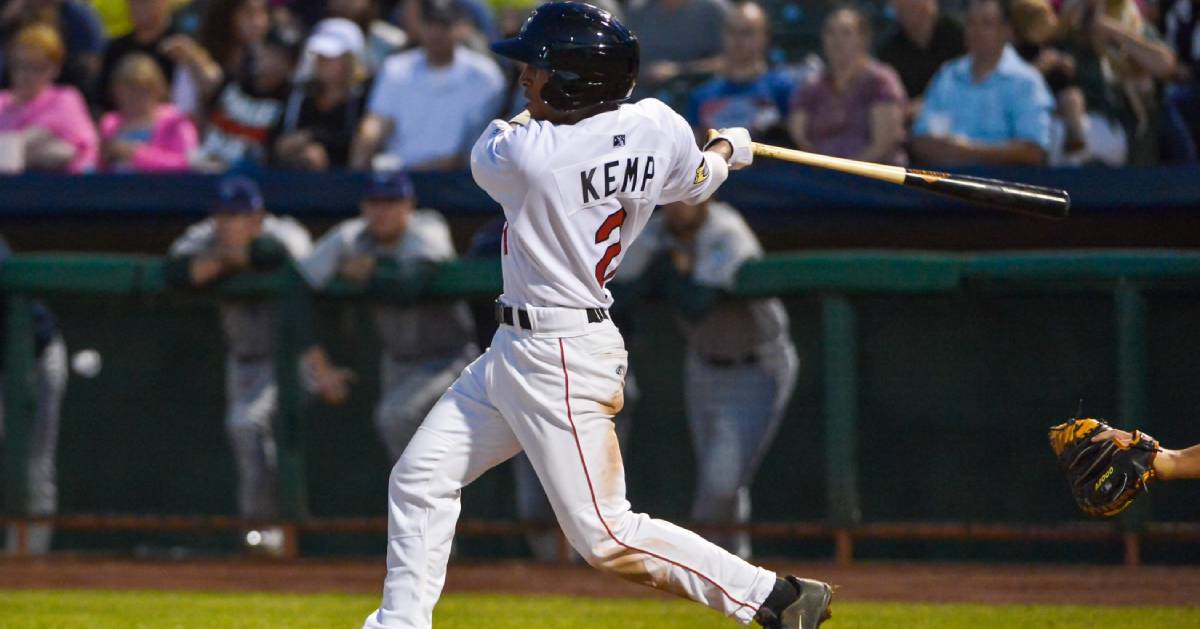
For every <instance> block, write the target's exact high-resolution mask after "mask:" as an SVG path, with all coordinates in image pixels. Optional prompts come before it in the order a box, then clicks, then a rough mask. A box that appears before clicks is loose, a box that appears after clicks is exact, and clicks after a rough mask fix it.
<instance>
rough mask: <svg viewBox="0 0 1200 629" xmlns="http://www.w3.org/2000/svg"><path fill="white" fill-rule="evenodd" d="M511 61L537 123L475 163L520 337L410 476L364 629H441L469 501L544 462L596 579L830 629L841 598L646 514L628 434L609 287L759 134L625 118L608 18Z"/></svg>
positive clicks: (448, 397) (545, 33)
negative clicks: (506, 467) (636, 496)
mask: <svg viewBox="0 0 1200 629" xmlns="http://www.w3.org/2000/svg"><path fill="white" fill-rule="evenodd" d="M492 49H493V50H494V51H496V52H498V53H499V54H501V55H504V56H507V57H511V58H513V59H516V60H518V61H522V62H524V63H526V64H528V65H527V67H526V68H525V70H524V71H523V73H522V75H521V85H522V87H523V88H524V89H525V93H526V97H527V99H528V103H529V105H528V109H527V110H526V112H524V113H523V114H522V115H520V116H518V117H517V118H515V119H513V120H512V121H510V122H504V121H501V120H495V121H492V123H491V124H490V125H489V127H488V129H487V130H485V131H484V133H483V135H482V136H481V137H480V138H479V140H478V141H477V142H476V143H475V146H474V147H473V149H472V152H471V171H472V174H473V176H474V178H475V181H476V183H478V184H479V185H480V187H482V188H483V189H484V190H485V191H486V192H487V193H488V194H489V195H490V196H491V197H492V198H493V199H495V200H496V201H498V202H499V203H500V205H501V206H502V208H503V210H504V215H505V217H506V218H507V220H508V227H507V229H505V230H504V237H503V239H502V242H501V259H502V263H501V266H502V269H503V277H504V293H503V294H502V295H501V296H500V299H499V300H498V302H497V304H496V317H497V319H498V320H499V321H500V322H501V326H500V328H499V329H498V330H497V331H496V335H495V336H494V337H493V339H492V344H491V346H490V347H489V348H488V350H487V351H486V352H485V353H484V354H483V355H482V356H481V357H479V358H478V359H476V360H475V361H474V362H472V363H471V364H470V365H469V366H468V367H467V368H466V369H465V370H463V373H462V375H460V376H459V378H458V379H457V380H456V381H455V382H454V384H452V385H451V386H450V388H449V390H447V391H446V393H445V394H444V395H443V396H442V398H441V399H440V400H439V401H438V403H437V404H435V405H434V407H433V410H431V411H430V413H429V415H428V416H427V417H426V418H425V421H424V423H422V424H421V427H420V428H418V429H417V432H416V434H415V435H414V436H413V439H412V441H411V442H410V443H409V445H408V448H407V449H406V450H405V451H404V454H403V455H402V456H401V457H400V460H399V461H397V462H396V465H395V467H393V469H392V474H391V478H390V481H389V483H388V517H389V526H388V548H387V568H388V569H387V576H386V577H385V580H384V586H383V598H382V601H381V602H380V605H379V608H378V609H377V610H375V611H373V612H371V614H370V615H369V616H368V617H367V618H366V620H365V622H364V626H365V627H406V628H427V627H430V626H432V624H433V607H434V605H435V604H436V602H437V599H438V597H439V596H440V594H441V589H442V585H443V583H444V579H445V574H446V562H447V559H448V558H449V555H450V543H451V539H452V538H453V535H454V526H455V522H456V520H457V518H458V514H459V511H460V504H459V496H460V491H461V489H462V488H463V486H465V485H466V484H468V483H470V482H471V481H473V480H474V479H475V478H477V477H478V476H479V475H480V474H482V473H483V472H485V471H486V470H488V469H489V468H491V467H494V466H495V465H497V464H499V463H501V462H502V461H505V460H507V459H509V458H511V457H512V456H513V455H515V454H516V453H517V452H519V451H522V450H524V452H525V453H526V454H527V455H528V456H529V461H530V462H531V463H532V464H533V468H534V470H535V471H536V472H537V475H538V478H539V479H540V480H541V482H542V486H543V488H545V490H546V495H547V497H549V499H550V505H551V507H552V508H553V509H554V514H555V516H556V517H557V518H558V522H559V524H560V526H561V527H562V530H563V533H564V534H565V535H566V538H567V540H568V541H569V542H570V544H571V546H572V547H573V548H574V549H575V550H576V551H577V552H579V554H580V555H581V556H582V557H583V558H584V559H585V560H586V561H587V562H588V563H589V564H591V565H592V566H594V567H596V568H599V569H601V570H604V571H607V572H612V573H614V574H617V575H619V576H621V577H623V578H625V579H628V580H631V581H634V582H637V583H642V584H645V585H649V586H651V587H655V588H658V589H660V590H663V591H666V592H671V593H674V594H677V595H679V596H683V597H686V598H689V599H692V600H694V601H698V602H700V603H703V604H705V605H707V606H709V607H711V608H713V609H715V610H717V611H719V612H721V613H723V614H725V615H727V616H730V617H732V618H734V619H735V620H737V621H738V622H740V623H742V624H749V623H750V622H751V621H754V620H757V621H758V622H759V623H760V624H762V625H763V626H766V627H772V628H780V627H783V628H787V629H800V628H801V627H803V629H812V628H813V627H816V626H817V625H818V624H819V623H820V622H821V621H822V620H823V619H824V618H825V617H826V616H827V614H828V610H829V603H830V599H831V598H832V589H831V588H830V587H829V586H828V585H827V584H824V583H821V582H818V581H812V580H807V579H797V578H796V577H791V576H789V577H786V578H780V577H778V576H776V575H775V574H774V573H773V572H770V571H768V570H765V569H763V568H759V567H755V566H752V565H750V564H749V563H746V562H745V561H744V560H742V559H740V558H738V557H736V556H734V555H732V554H730V553H729V552H727V551H725V550H723V549H722V548H720V547H719V546H716V545H714V544H712V543H710V542H708V541H705V540H704V539H703V538H701V537H700V536H698V535H696V534H694V533H691V532H689V531H686V530H684V529H682V528H679V527H677V526H675V525H673V524H670V523H667V522H664V521H662V520H655V519H651V518H650V517H648V516H646V515H642V514H638V513H634V512H633V511H632V510H631V509H630V505H629V502H628V501H627V500H626V499H625V472H624V469H623V466H622V462H621V449H620V447H619V445H618V442H617V436H616V433H615V431H614V429H613V416H614V415H615V414H616V413H617V411H618V410H620V408H621V404H622V397H623V385H624V374H625V370H626V368H627V366H628V362H627V360H628V355H627V354H626V352H625V345H624V342H623V340H622V339H621V334H620V332H619V331H618V330H617V328H616V326H615V325H613V323H612V321H611V319H610V318H609V316H608V307H609V306H610V305H611V301H612V297H611V294H610V293H609V292H608V290H607V289H606V288H605V284H606V283H607V282H608V281H609V280H610V279H611V278H612V276H613V274H614V273H615V272H616V268H617V265H618V264H619V263H620V261H621V257H622V254H623V253H624V251H625V250H626V249H627V248H628V247H629V245H631V244H632V243H633V241H634V239H635V238H636V237H637V235H638V233H640V232H641V231H642V229H643V228H644V227H645V225H646V222H647V221H648V220H649V218H650V213H651V211H652V210H653V209H654V207H655V206H656V205H658V204H659V203H671V202H674V201H688V202H691V203H697V202H700V201H703V200H704V199H706V198H707V197H708V196H709V195H711V194H712V193H713V191H715V190H716V189H717V187H718V186H720V184H721V183H722V182H723V181H724V180H725V178H726V177H727V176H728V172H729V168H741V167H743V166H746V165H749V164H750V161H751V159H752V154H751V152H750V138H749V134H748V133H747V132H746V131H745V129H727V130H722V131H720V132H719V134H718V136H717V137H716V138H715V139H714V140H713V141H712V142H711V143H710V144H709V145H708V148H707V150H705V151H701V150H699V149H698V148H697V147H696V145H695V140H694V137H693V135H692V131H691V129H690V128H689V127H688V124H687V122H686V121H684V120H683V118H682V117H680V116H679V115H678V114H676V113H675V112H673V111H671V110H670V109H669V108H668V107H667V106H666V105H664V104H663V103H661V102H660V101H657V100H654V99H646V100H643V101H641V102H638V103H636V104H622V102H623V101H625V100H626V99H627V98H628V96H629V93H630V92H631V90H632V89H633V84H634V80H635V77H636V74H637V67H638V43H637V39H636V37H634V35H633V34H632V33H630V32H629V30H628V29H626V28H625V26H623V25H622V24H621V23H620V22H618V21H617V20H615V19H614V18H613V17H612V16H611V15H609V14H608V13H607V12H605V11H602V10H600V9H597V8H596V7H593V6H591V5H587V4H582V3H577V2H560V3H548V4H543V5H541V6H540V7H538V8H537V9H535V10H534V12H533V13H532V14H531V15H530V17H529V19H528V20H527V21H526V23H525V25H524V27H522V29H521V31H520V33H519V34H518V35H517V37H515V38H513V39H508V40H504V41H501V42H497V43H496V44H493V46H492Z"/></svg>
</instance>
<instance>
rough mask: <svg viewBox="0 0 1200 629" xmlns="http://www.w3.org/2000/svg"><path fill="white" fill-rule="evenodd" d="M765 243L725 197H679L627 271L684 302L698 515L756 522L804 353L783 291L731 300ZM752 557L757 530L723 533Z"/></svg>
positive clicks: (735, 549) (681, 315) (732, 547)
mask: <svg viewBox="0 0 1200 629" xmlns="http://www.w3.org/2000/svg"><path fill="white" fill-rule="evenodd" d="M762 254H763V252H762V246H761V245H760V244H759V242H758V239H757V238H755V237H754V233H753V232H752V231H750V227H749V226H748V225H746V221H744V220H743V219H742V217H741V215H740V214H738V213H737V211H736V210H734V209H733V208H732V207H730V206H729V205H727V204H725V203H720V202H716V201H707V202H704V203H701V204H699V205H694V206H693V205H687V204H684V203H671V204H668V205H666V206H664V208H663V210H662V211H661V212H660V213H659V214H658V215H656V216H655V217H654V218H652V219H651V221H650V223H649V224H648V225H647V226H646V231H645V232H643V234H642V237H641V239H639V240H638V241H637V243H636V244H635V245H634V246H633V248H632V249H631V250H630V252H629V254H628V256H627V257H626V258H625V262H624V264H622V266H621V268H620V271H619V273H620V274H621V275H620V276H621V277H622V278H625V279H627V280H628V279H631V278H633V277H637V276H642V277H644V279H645V281H646V282H648V283H650V284H653V285H654V286H655V287H656V288H657V290H659V291H661V292H663V293H665V296H666V297H667V298H668V299H670V300H671V302H672V303H673V304H674V305H675V307H676V320H677V321H678V324H679V327H680V329H681V330H682V332H683V334H684V337H685V338H686V339H687V346H688V349H687V357H686V359H685V381H686V385H685V387H686V394H685V397H686V406H687V416H688V427H689V429H690V432H691V437H692V447H693V449H694V450H695V453H696V466H697V481H696V497H695V500H694V502H693V503H692V519H693V520H694V521H696V522H706V523H715V524H730V523H738V524H742V523H746V522H749V521H750V484H751V482H752V481H753V479H754V474H755V472H756V471H757V470H758V465H759V463H760V462H761V461H762V459H763V455H765V454H766V452H767V449H768V448H770V446H771V442H772V441H773V440H774V438H775V433H776V432H777V430H778V428H779V423H780V420H781V419H782V418H783V411H784V408H785V406H786V405H787V402H788V399H789V398H791V395H792V391H793V389H795V387H796V374H797V370H798V366H799V359H798V358H797V354H796V347H795V345H793V344H792V340H791V336H790V335H789V331H788V316H787V312H786V311H785V310H784V307H783V303H782V302H781V301H780V300H779V299H777V298H772V299H754V300H734V299H722V298H721V297H722V294H723V293H725V292H728V291H731V290H732V289H733V288H734V284H735V282H736V279H737V273H738V269H740V268H741V266H742V264H743V263H745V262H746V261H747V260H751V259H754V258H759V257H762ZM717 541H718V542H719V543H721V544H722V545H723V546H725V547H726V548H727V549H728V550H729V551H730V552H732V553H734V554H737V555H739V556H741V557H743V558H746V557H749V556H750V536H749V535H747V534H744V533H743V534H738V535H734V536H732V537H729V538H726V539H720V540H717Z"/></svg>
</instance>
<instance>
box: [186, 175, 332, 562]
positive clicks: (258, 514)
mask: <svg viewBox="0 0 1200 629" xmlns="http://www.w3.org/2000/svg"><path fill="white" fill-rule="evenodd" d="M218 197H219V198H218V201H217V203H216V204H215V205H214V207H213V210H212V216H211V217H210V218H208V219H206V220H204V221H202V222H200V223H197V224H195V225H193V226H191V227H189V228H188V230H187V231H186V232H185V233H184V234H183V236H181V237H180V238H179V239H178V240H176V241H175V242H174V244H172V245H171V250H170V257H171V258H172V260H171V262H170V263H169V264H168V266H167V279H168V282H169V283H170V284H172V285H174V286H181V287H202V286H208V285H210V284H213V283H214V282H216V281H218V280H220V279H223V278H225V277H228V276H230V275H235V274H237V273H241V272H244V271H251V270H253V271H267V270H272V269H276V268H279V267H280V266H282V265H284V264H286V263H287V262H288V260H289V258H291V259H299V258H302V257H304V256H306V255H308V253H309V252H310V251H311V250H312V240H311V238H310V236H309V234H308V231H307V230H305V228H304V227H303V226H302V225H301V224H300V223H298V222H297V221H295V220H294V219H291V218H288V217H281V216H274V215H272V214H268V213H267V212H266V210H265V208H264V206H263V199H262V194H261V193H260V192H259V189H258V186H257V184H255V183H254V182H253V181H252V180H250V179H247V178H245V177H241V176H227V177H224V178H222V179H221V180H220V182H219V183H218ZM277 314H278V307H277V300H276V299H275V298H237V299H222V300H221V303H220V316H221V327H222V329H223V331H224V333H225V342H226V349H227V356H226V360H225V395H226V398H227V403H228V406H227V410H226V415H225V430H226V431H227V433H228V435H229V441H230V445H231V446H232V447H233V454H234V461H235V462H236V465H237V475H238V489H237V503H238V512H239V513H240V514H241V515H242V516H243V517H250V518H273V517H277V516H278V515H279V499H278V491H277V489H278V476H277V473H278V468H277V461H276V452H275V439H274V436H273V431H272V425H271V424H272V418H273V416H274V413H275V410H276V387H275V366H274V354H275V332H276V327H277V325H276V321H277ZM315 362H316V361H313V360H310V359H309V358H308V356H306V359H305V365H306V367H308V370H309V371H315V372H319V373H322V374H324V373H325V372H326V370H328V369H330V368H329V367H328V366H325V365H320V364H314V363H315ZM336 375H337V374H335V375H334V376H331V377H327V378H323V379H322V381H328V380H336V379H337V378H336ZM320 392H321V393H322V395H323V396H324V395H325V391H324V390H323V389H322V390H320ZM326 397H328V396H326ZM271 533H274V532H273V531H271ZM263 535H264V537H263V538H262V544H263V545H264V546H265V547H267V549H268V550H273V548H272V547H273V546H275V545H276V543H281V542H282V539H281V538H278V539H277V536H274V535H272V536H267V534H266V533H263ZM247 540H248V541H249V542H250V543H251V544H252V545H253V543H254V541H253V539H252V538H250V537H248V538H247Z"/></svg>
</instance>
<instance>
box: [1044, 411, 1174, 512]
mask: <svg viewBox="0 0 1200 629" xmlns="http://www.w3.org/2000/svg"><path fill="white" fill-rule="evenodd" d="M1111 429H1112V427H1111V426H1109V425H1108V424H1106V423H1104V422H1102V421H1100V420H1097V419H1072V420H1070V421H1068V422H1066V423H1063V424H1059V425H1057V426H1054V427H1052V428H1051V429H1050V447H1051V448H1053V450H1054V454H1055V456H1057V457H1058V465H1059V467H1060V468H1062V470H1063V473H1065V474H1066V475H1067V483H1068V484H1069V485H1070V486H1071V494H1072V495H1073V496H1075V502H1076V504H1078V505H1079V508H1080V509H1083V510H1084V512H1086V513H1087V514H1089V515H1096V516H1113V515H1116V514H1118V513H1120V512H1122V511H1124V510H1125V508H1126V507H1128V506H1129V505H1130V504H1131V503H1132V502H1133V499H1134V498H1136V497H1137V495H1138V492H1140V491H1141V490H1142V488H1144V487H1145V486H1146V485H1147V484H1148V483H1149V482H1150V479H1152V478H1154V457H1155V456H1157V455H1158V451H1159V449H1160V448H1159V447H1158V442H1157V441H1155V440H1154V437H1151V436H1150V435H1147V434H1146V433H1143V432H1140V431H1136V430H1135V431H1133V440H1132V441H1131V442H1130V443H1129V444H1128V445H1121V444H1119V443H1117V441H1116V440H1114V439H1105V440H1103V441H1097V442H1093V441H1092V437H1094V436H1096V435H1098V434H1100V433H1101V432H1104V431H1105V430H1111Z"/></svg>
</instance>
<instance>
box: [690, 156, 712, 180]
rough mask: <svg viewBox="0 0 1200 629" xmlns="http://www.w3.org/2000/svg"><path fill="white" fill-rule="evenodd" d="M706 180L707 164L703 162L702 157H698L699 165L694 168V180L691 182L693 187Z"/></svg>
mask: <svg viewBox="0 0 1200 629" xmlns="http://www.w3.org/2000/svg"><path fill="white" fill-rule="evenodd" d="M707 180H708V162H706V161H704V156H703V155H702V156H700V165H699V166H697V167H696V178H695V179H693V180H692V184H693V185H700V184H702V183H704V182H705V181H707Z"/></svg>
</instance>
